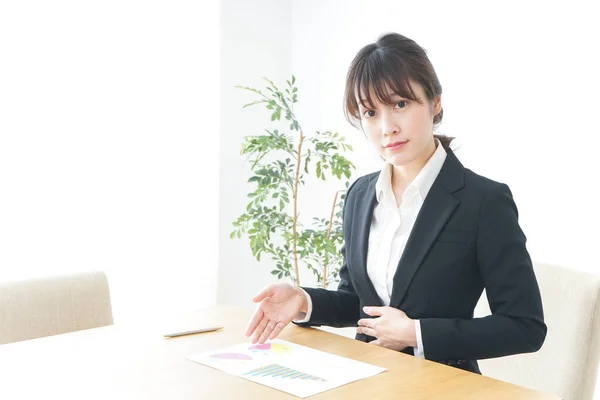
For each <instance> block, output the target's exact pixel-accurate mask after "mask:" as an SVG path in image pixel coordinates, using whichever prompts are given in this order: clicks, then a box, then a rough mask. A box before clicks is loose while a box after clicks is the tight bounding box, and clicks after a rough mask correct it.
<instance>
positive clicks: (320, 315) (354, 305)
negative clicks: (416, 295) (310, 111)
mask: <svg viewBox="0 0 600 400" xmlns="http://www.w3.org/2000/svg"><path fill="white" fill-rule="evenodd" d="M359 180H360V178H359V179H358V180H356V181H355V182H354V183H353V184H352V185H350V187H349V188H348V190H347V191H346V198H345V200H344V209H343V212H342V215H343V216H342V224H343V227H342V229H343V233H344V244H343V245H342V249H341V253H342V259H343V262H342V266H341V267H340V282H339V284H338V288H337V290H327V289H322V288H309V287H302V289H304V290H305V291H306V292H307V293H308V295H309V296H310V298H311V301H312V306H313V307H312V314H311V316H310V319H309V320H308V321H307V322H294V324H296V325H298V326H321V325H327V326H333V327H337V328H343V327H348V326H357V322H358V320H359V319H360V315H359V314H360V310H359V308H360V305H359V299H358V295H357V294H356V292H355V290H354V286H353V285H352V281H351V278H350V273H349V271H348V261H347V258H346V245H347V243H348V239H349V230H350V228H351V226H352V215H351V214H352V213H346V209H347V207H346V206H347V205H348V204H349V203H350V196H351V191H352V188H353V187H354V186H355V185H356V183H357V182H358V181H359Z"/></svg>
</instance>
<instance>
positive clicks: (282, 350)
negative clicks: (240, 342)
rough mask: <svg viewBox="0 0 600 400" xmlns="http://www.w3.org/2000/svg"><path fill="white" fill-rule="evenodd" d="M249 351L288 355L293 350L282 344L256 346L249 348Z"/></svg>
mask: <svg viewBox="0 0 600 400" xmlns="http://www.w3.org/2000/svg"><path fill="white" fill-rule="evenodd" d="M248 350H252V351H271V352H274V353H278V354H288V353H291V352H292V349H291V348H290V347H288V346H286V345H283V344H281V343H265V344H255V345H253V346H250V347H248Z"/></svg>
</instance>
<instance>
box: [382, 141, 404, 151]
mask: <svg viewBox="0 0 600 400" xmlns="http://www.w3.org/2000/svg"><path fill="white" fill-rule="evenodd" d="M406 143H408V140H404V141H396V142H392V143H388V144H387V145H386V146H385V148H386V149H388V150H398V149H401V148H402V147H404V145H406Z"/></svg>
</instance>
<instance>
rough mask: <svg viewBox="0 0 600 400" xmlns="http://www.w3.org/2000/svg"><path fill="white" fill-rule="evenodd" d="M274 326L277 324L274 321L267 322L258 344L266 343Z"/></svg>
mask: <svg viewBox="0 0 600 400" xmlns="http://www.w3.org/2000/svg"><path fill="white" fill-rule="evenodd" d="M276 324H277V323H276V322H275V321H269V323H267V327H266V328H265V330H264V331H263V333H262V335H260V338H259V339H258V344H263V343H264V342H266V341H267V339H268V338H269V335H270V334H271V332H273V328H275V325H276Z"/></svg>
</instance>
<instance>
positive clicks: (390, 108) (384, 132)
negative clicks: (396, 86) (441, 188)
mask: <svg viewBox="0 0 600 400" xmlns="http://www.w3.org/2000/svg"><path fill="white" fill-rule="evenodd" d="M410 86H411V88H412V90H413V92H414V94H415V96H416V97H417V99H418V100H419V101H420V102H418V101H415V100H409V99H405V98H403V97H401V96H399V95H397V94H395V93H393V92H392V91H391V90H390V98H391V99H392V101H393V104H384V103H381V102H379V101H378V100H377V97H376V96H375V95H373V94H372V95H371V98H372V99H373V102H374V104H372V107H373V108H368V104H367V103H366V101H362V102H361V101H360V99H358V100H359V101H358V103H359V112H360V122H361V126H362V128H363V131H364V132H365V135H366V136H367V138H368V139H369V141H371V143H372V144H373V146H374V147H375V149H376V151H377V152H378V154H380V155H381V156H382V157H383V158H384V159H385V160H386V161H387V162H389V163H390V164H392V165H394V166H397V167H403V166H407V165H409V164H412V163H413V162H415V161H417V162H419V161H423V159H424V160H425V161H426V160H427V159H428V158H429V156H431V154H432V153H433V151H434V150H435V142H434V139H433V117H434V115H436V114H438V113H439V112H440V110H441V103H440V98H439V97H436V98H435V99H434V100H433V101H430V100H427V98H426V96H425V93H424V91H423V88H422V87H421V85H419V84H417V83H416V82H413V81H410ZM363 98H364V97H363ZM363 103H364V106H363V105H362V104H363Z"/></svg>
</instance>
